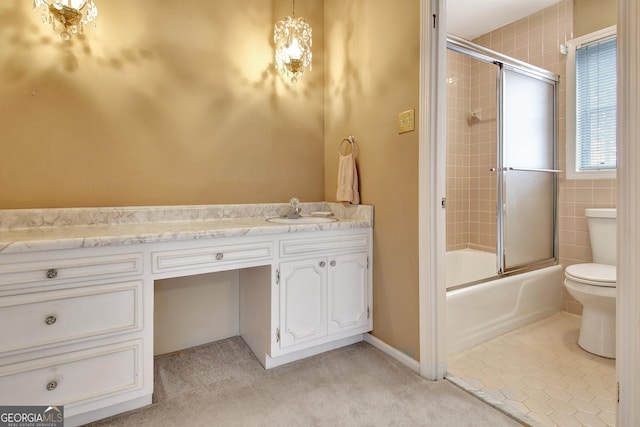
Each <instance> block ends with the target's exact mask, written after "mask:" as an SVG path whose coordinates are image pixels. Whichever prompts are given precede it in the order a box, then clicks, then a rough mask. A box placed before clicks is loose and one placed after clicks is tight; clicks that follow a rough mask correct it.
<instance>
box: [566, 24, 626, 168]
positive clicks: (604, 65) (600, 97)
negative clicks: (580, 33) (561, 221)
mask: <svg viewBox="0 0 640 427" xmlns="http://www.w3.org/2000/svg"><path fill="white" fill-rule="evenodd" d="M575 67H576V71H575V72H576V77H575V85H576V87H575V96H576V98H575V107H576V116H575V120H576V121H575V136H576V151H575V154H576V170H577V171H593V170H602V169H609V170H611V169H615V168H616V158H617V156H616V38H615V36H614V37H609V38H606V39H600V40H597V41H594V42H591V43H588V44H584V45H581V46H578V47H577V48H576V51H575Z"/></svg>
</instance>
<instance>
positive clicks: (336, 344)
mask: <svg viewBox="0 0 640 427" xmlns="http://www.w3.org/2000/svg"><path fill="white" fill-rule="evenodd" d="M363 335H364V336H366V335H368V334H357V335H353V336H350V337H347V338H342V339H340V340H336V341H331V342H328V343H325V344H321V345H317V346H315V347H311V348H306V349H304V350H299V351H296V352H293V353H289V354H285V355H283V356H278V357H271V356H269V355H268V354H265V361H264V364H263V365H264V367H265V369H271V368H275V367H277V366H282V365H284V364H285V363H289V362H295V361H296V360H301V359H304V358H306V357H310V356H315V355H316V354H320V353H324V352H326V351H330V350H335V349H337V348H340V347H345V346H348V345H351V344H355V343H357V342H360V341H362V339H363ZM261 362H262V361H261Z"/></svg>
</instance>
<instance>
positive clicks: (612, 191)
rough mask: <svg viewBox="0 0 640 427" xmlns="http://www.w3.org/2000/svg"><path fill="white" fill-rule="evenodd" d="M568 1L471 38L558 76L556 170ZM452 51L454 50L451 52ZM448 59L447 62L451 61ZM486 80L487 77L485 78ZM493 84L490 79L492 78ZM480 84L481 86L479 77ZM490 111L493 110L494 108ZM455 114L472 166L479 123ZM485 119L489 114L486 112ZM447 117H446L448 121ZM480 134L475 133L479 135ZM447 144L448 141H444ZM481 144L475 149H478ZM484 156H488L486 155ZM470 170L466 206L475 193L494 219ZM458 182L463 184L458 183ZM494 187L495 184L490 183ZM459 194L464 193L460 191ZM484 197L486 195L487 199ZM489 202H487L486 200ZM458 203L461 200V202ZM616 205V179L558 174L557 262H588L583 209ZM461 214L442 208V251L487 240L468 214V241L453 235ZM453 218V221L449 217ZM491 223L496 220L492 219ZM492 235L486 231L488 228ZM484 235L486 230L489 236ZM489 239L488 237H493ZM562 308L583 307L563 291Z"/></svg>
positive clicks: (562, 149)
mask: <svg viewBox="0 0 640 427" xmlns="http://www.w3.org/2000/svg"><path fill="white" fill-rule="evenodd" d="M573 7H574V5H573V1H571V0H567V1H562V2H560V3H558V4H556V5H554V6H551V7H548V8H546V9H544V10H542V11H540V12H537V13H535V14H533V15H530V16H528V17H527V18H523V19H521V20H519V21H516V22H514V23H511V24H509V25H506V26H504V27H502V28H499V29H498V30H495V31H492V32H491V33H488V34H485V35H483V36H481V37H479V38H477V39H476V40H473V42H474V43H476V44H479V45H481V46H485V47H487V48H489V49H492V50H495V51H498V52H501V53H503V54H505V55H508V56H511V57H513V58H516V59H519V60H521V61H524V62H527V63H530V64H533V65H536V66H538V67H541V68H544V69H546V70H549V71H552V72H554V73H556V74H558V75H560V84H559V91H558V96H559V98H558V107H559V109H558V143H559V152H558V160H559V163H558V166H559V167H560V169H564V168H565V158H566V138H565V135H566V131H565V127H566V122H565V117H566V100H565V99H566V86H565V76H566V56H565V55H562V54H561V53H560V49H559V46H560V44H564V43H565V42H566V41H567V40H570V39H571V38H572V37H573ZM456 55H457V54H456ZM451 61H452V60H450V63H451ZM455 62H456V66H455V68H452V70H453V71H451V70H450V71H449V72H448V76H447V77H448V79H449V85H448V86H449V88H450V89H451V82H452V80H451V79H452V78H453V77H458V73H459V72H460V73H461V72H462V70H465V68H464V67H463V66H462V65H458V64H457V63H458V62H461V61H460V60H455ZM468 67H469V68H468V69H469V74H468V77H466V78H467V79H468V80H469V84H468V91H469V102H468V104H466V105H465V104H464V101H461V100H456V102H457V104H454V105H456V106H457V108H460V109H461V108H468V110H467V111H466V114H468V113H469V112H470V111H471V110H472V109H474V108H477V107H475V106H474V105H473V98H472V96H471V92H472V91H473V89H472V87H473V80H474V78H472V77H471V76H472V75H473V74H472V71H471V65H470V64H469V66H468ZM460 80H462V77H460V78H459V79H457V80H456V81H460ZM489 80H491V79H489ZM493 83H494V84H495V79H494V80H493ZM478 84H479V85H482V84H483V83H481V82H480V81H479V82H478ZM488 84H490V82H487V83H485V86H486V85H488ZM492 90H493V91H495V87H493V88H492V87H486V88H485V87H478V93H487V92H489V91H492ZM448 102H450V104H451V102H452V101H451V98H450V97H449V98H448ZM451 108H452V107H451V106H450V107H449V109H448V111H447V112H448V113H451V112H452V111H451ZM493 111H495V108H494V109H493ZM455 114H457V116H455V117H453V118H452V119H454V120H456V122H457V123H458V124H460V122H461V121H462V122H463V123H461V125H464V126H462V127H461V128H460V129H461V130H458V128H457V125H456V131H455V132H457V133H460V134H463V133H465V132H468V139H469V143H470V144H472V145H471V147H470V148H469V154H468V156H469V157H470V158H471V159H469V162H470V163H469V164H471V162H472V161H474V160H472V159H477V160H478V161H480V162H482V160H481V157H482V158H484V157H483V156H484V155H485V154H484V153H483V154H480V152H476V151H472V150H473V141H476V140H474V132H475V130H476V128H477V129H480V128H482V126H483V125H484V123H482V122H481V123H479V125H480V126H478V124H475V125H472V126H469V125H468V124H467V123H466V120H462V119H461V118H460V114H462V112H461V111H458V112H456V113H455ZM486 117H488V116H486ZM484 119H485V115H484V110H483V120H484ZM448 120H451V119H448ZM447 125H448V127H447V130H449V129H450V128H451V127H453V126H454V124H453V123H450V122H449V123H448V124H447ZM487 126H490V127H491V126H492V127H493V129H494V130H495V123H494V124H490V123H489V124H487ZM487 132H489V131H488V130H483V131H480V132H478V134H479V135H486V134H487ZM478 137H479V136H478ZM460 138H461V139H460V140H462V138H463V137H462V136H460ZM480 141H482V139H478V140H477V142H478V144H480V145H482V142H480ZM448 147H449V145H448ZM478 148H480V147H478ZM457 150H458V151H459V152H464V149H463V148H461V147H458V148H457ZM489 156H492V154H491V153H489ZM493 159H495V155H493V157H492V158H491V160H493ZM450 161H455V162H456V164H457V161H458V159H457V158H456V159H449V154H448V155H447V165H449V162H450ZM474 167H475V166H474ZM474 167H471V170H472V171H473V170H474ZM483 167H484V166H480V165H478V166H477V171H478V172H481V169H482V168H483ZM456 173H457V174H459V175H463V173H462V172H460V171H458V172H456ZM472 173H473V172H469V176H470V179H469V184H468V185H469V187H466V188H469V196H468V199H467V200H468V203H469V207H471V206H472V204H473V202H472V199H473V197H474V195H475V194H477V195H479V196H481V198H482V199H483V201H482V202H480V200H478V206H486V204H487V203H488V204H489V205H490V206H489V208H490V209H491V210H492V215H493V218H495V202H494V201H492V199H491V194H490V193H489V194H487V191H484V189H485V188H486V187H485V183H486V182H485V180H483V179H482V178H481V179H480V180H479V182H478V185H479V187H478V188H473V189H472V188H471V187H472V186H473V185H474V183H473V182H474V181H475V177H474V178H472V175H471V174H472ZM455 178H456V180H455V182H454V181H452V184H451V187H450V185H449V183H450V177H449V173H447V180H448V181H447V197H448V198H449V201H448V203H449V207H451V206H452V204H453V202H452V201H451V194H452V193H450V188H453V189H455V191H456V192H457V191H459V190H458V189H459V188H464V187H458V185H466V184H465V179H461V180H460V179H459V178H458V175H456V177H455ZM461 183H462V184H461ZM493 188H495V186H493ZM462 193H463V194H464V192H463V191H462ZM487 196H488V199H486V197H487ZM487 200H488V201H487ZM462 203H463V204H464V203H466V202H462ZM615 205H616V181H615V180H567V179H566V177H565V175H564V174H562V175H561V176H560V194H559V219H560V222H559V239H560V262H561V263H562V265H563V266H565V267H566V266H567V265H570V264H575V263H579V262H589V261H591V246H590V243H589V235H588V229H587V222H586V218H585V216H584V210H585V208H588V207H615ZM478 217H483V218H484V217H486V214H482V211H480V212H479V213H478ZM464 218H465V216H464V214H463V213H461V212H459V211H457V212H456V213H455V216H454V215H449V213H448V212H447V227H450V223H452V222H455V228H454V230H455V233H453V231H452V233H453V235H454V236H455V245H450V243H449V228H448V231H447V233H448V236H447V237H448V239H447V250H454V249H460V248H462V247H474V245H476V244H479V245H480V246H482V244H483V243H486V240H483V239H485V237H484V236H486V235H484V233H478V238H479V240H475V241H474V240H473V239H472V235H473V234H474V230H476V228H474V227H475V225H474V223H473V222H471V219H472V218H473V214H471V213H469V220H470V223H469V239H468V240H466V243H465V240H464V238H465V237H464V236H465V234H464V233H463V232H462V233H457V231H458V230H464V226H463V225H460V221H459V220H460V219H464ZM454 219H455V221H454ZM493 223H495V221H493ZM477 224H478V228H477V230H478V231H480V230H482V231H484V230H486V228H482V225H481V224H482V223H481V222H478V223H477ZM490 233H491V231H490ZM489 238H493V237H491V234H489ZM493 239H494V240H495V238H493ZM494 240H492V241H494ZM563 309H564V310H565V311H568V312H570V313H575V314H581V312H582V306H581V305H580V304H579V303H578V302H576V301H575V300H574V299H573V298H572V297H571V296H570V295H569V294H568V293H567V292H566V291H564V295H563Z"/></svg>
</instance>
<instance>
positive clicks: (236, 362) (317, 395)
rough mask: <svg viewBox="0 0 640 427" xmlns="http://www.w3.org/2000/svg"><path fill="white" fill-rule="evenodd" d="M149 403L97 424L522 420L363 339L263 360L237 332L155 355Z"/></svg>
mask: <svg viewBox="0 0 640 427" xmlns="http://www.w3.org/2000/svg"><path fill="white" fill-rule="evenodd" d="M155 376H156V377H155V380H156V388H155V394H154V404H152V405H151V406H149V407H146V408H142V409H139V410H136V411H133V412H130V413H127V414H122V415H119V416H116V417H113V418H110V419H107V420H103V421H101V422H99V423H95V424H93V425H94V426H225V427H227V426H403V427H404V426H454V427H458V426H473V427H478V426H490V427H500V426H519V425H520V424H519V423H517V422H516V421H514V420H512V419H511V418H508V417H507V416H505V415H503V414H502V413H500V412H498V411H496V410H495V409H493V408H491V407H489V406H487V405H486V404H484V403H482V402H481V401H480V400H478V399H476V398H475V397H473V396H471V395H469V394H467V393H466V392H464V391H462V390H460V389H458V388H456V387H455V386H453V385H452V384H451V383H449V382H447V381H439V382H432V381H427V380H425V379H423V378H421V377H419V376H418V375H416V374H414V373H413V372H412V371H410V370H409V369H407V368H406V367H405V366H403V365H401V364H400V363H398V362H397V361H395V360H394V359H392V358H390V357H389V356H387V355H386V354H384V353H382V352H380V351H379V350H377V349H375V348H373V347H372V346H370V345H369V344H366V343H358V344H354V345H352V346H349V347H345V348H342V349H338V350H334V351H331V352H327V353H324V354H321V355H318V356H315V357H311V358H308V359H305V360H301V361H298V362H293V363H290V364H287V365H285V366H281V367H279V368H274V369H270V370H264V369H263V368H262V366H261V365H260V363H259V362H258V361H257V359H256V358H255V357H254V356H253V354H252V353H251V351H250V350H249V348H248V347H247V345H246V344H245V343H244V341H242V339H241V338H239V337H236V338H230V339H227V340H222V341H218V342H215V343H212V344H207V345H204V346H201V347H197V348H193V349H189V350H186V351H183V352H181V353H178V354H173V355H170V356H163V357H158V358H156V360H155Z"/></svg>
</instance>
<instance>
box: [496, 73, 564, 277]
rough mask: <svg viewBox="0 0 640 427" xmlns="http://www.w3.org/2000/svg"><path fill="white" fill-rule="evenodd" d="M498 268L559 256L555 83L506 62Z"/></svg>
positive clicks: (502, 78)
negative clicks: (557, 237)
mask: <svg viewBox="0 0 640 427" xmlns="http://www.w3.org/2000/svg"><path fill="white" fill-rule="evenodd" d="M501 68H502V69H501V72H500V84H499V88H500V91H501V93H500V96H499V99H500V106H499V108H500V109H501V110H502V111H501V112H502V117H503V120H502V122H501V125H500V129H499V131H500V132H501V138H500V139H501V140H502V144H500V148H499V153H498V165H500V166H499V168H498V169H497V172H499V173H498V177H499V179H498V209H497V211H498V212H497V213H498V224H502V226H500V225H499V230H498V273H499V274H503V273H507V272H510V271H514V270H520V269H524V268H527V267H530V266H534V265H537V264H541V263H545V262H548V261H553V260H555V258H556V253H557V242H556V241H555V236H556V233H555V229H556V217H557V216H556V210H557V207H556V200H557V197H556V193H557V175H558V172H559V171H558V170H556V152H555V146H556V144H555V138H556V129H555V120H554V118H555V114H556V82H555V81H552V80H548V79H546V78H543V77H540V76H537V75H533V74H528V73H525V72H523V71H521V70H516V69H511V68H510V67H508V66H506V65H502V67H501Z"/></svg>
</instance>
